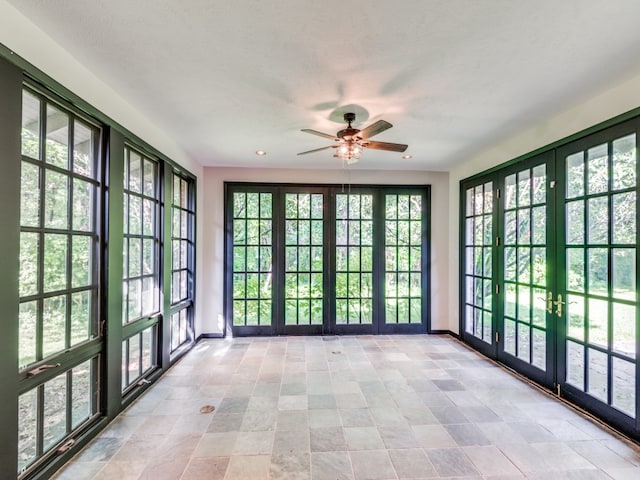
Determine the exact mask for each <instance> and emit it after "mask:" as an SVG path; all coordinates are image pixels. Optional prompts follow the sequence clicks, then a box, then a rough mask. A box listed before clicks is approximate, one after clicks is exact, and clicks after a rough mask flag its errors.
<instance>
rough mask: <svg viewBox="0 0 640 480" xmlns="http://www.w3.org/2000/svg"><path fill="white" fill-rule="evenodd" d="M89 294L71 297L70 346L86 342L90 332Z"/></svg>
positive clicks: (80, 293) (75, 294) (79, 293)
mask: <svg viewBox="0 0 640 480" xmlns="http://www.w3.org/2000/svg"><path fill="white" fill-rule="evenodd" d="M91 318H92V311H91V292H90V291H85V292H77V293H74V294H72V295H71V345H75V344H77V343H80V342H83V341H85V340H88V339H89V337H90V335H91V331H90V325H91Z"/></svg>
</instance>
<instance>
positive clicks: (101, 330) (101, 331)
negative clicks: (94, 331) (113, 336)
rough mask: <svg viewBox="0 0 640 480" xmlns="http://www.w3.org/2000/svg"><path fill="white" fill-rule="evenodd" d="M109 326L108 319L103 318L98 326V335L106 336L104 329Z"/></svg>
mask: <svg viewBox="0 0 640 480" xmlns="http://www.w3.org/2000/svg"><path fill="white" fill-rule="evenodd" d="M106 327H107V321H106V320H102V321H101V322H100V326H99V327H98V336H99V337H104V331H105V329H106Z"/></svg>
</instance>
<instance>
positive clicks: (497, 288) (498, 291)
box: [496, 283, 500, 293]
mask: <svg viewBox="0 0 640 480" xmlns="http://www.w3.org/2000/svg"><path fill="white" fill-rule="evenodd" d="M496 293H500V284H499V283H496Z"/></svg>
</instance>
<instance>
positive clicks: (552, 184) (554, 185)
mask: <svg viewBox="0 0 640 480" xmlns="http://www.w3.org/2000/svg"><path fill="white" fill-rule="evenodd" d="M549 188H556V181H555V180H551V181H550V182H549Z"/></svg>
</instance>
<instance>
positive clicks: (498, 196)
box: [496, 188, 500, 198]
mask: <svg viewBox="0 0 640 480" xmlns="http://www.w3.org/2000/svg"><path fill="white" fill-rule="evenodd" d="M496 198H500V189H499V188H496Z"/></svg>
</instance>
